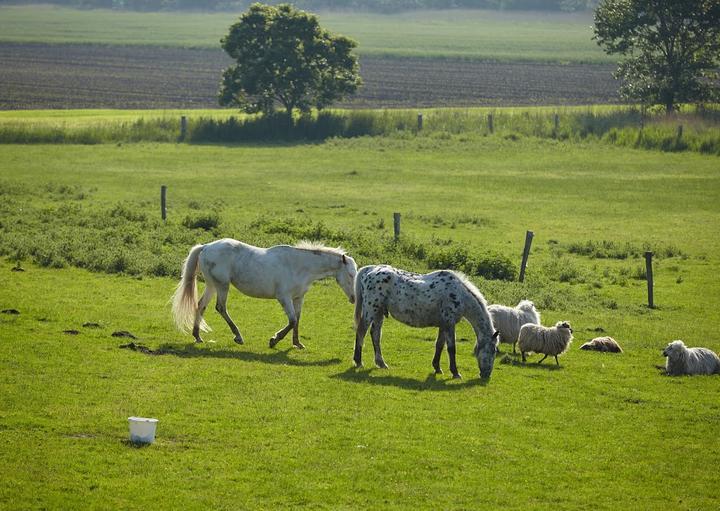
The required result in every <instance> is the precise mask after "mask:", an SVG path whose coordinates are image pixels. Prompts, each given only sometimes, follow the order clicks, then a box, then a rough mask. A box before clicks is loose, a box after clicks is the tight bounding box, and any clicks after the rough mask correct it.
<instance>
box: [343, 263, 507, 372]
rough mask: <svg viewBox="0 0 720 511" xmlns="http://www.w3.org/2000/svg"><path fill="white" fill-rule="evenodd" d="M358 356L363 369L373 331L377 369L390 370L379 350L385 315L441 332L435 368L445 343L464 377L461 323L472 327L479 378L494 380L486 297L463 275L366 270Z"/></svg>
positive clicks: (358, 282)
mask: <svg viewBox="0 0 720 511" xmlns="http://www.w3.org/2000/svg"><path fill="white" fill-rule="evenodd" d="M355 297H356V303H355V326H356V330H357V331H356V334H355V356H354V361H355V365H356V366H357V367H361V366H362V346H363V341H364V339H365V334H366V333H367V330H368V328H369V327H370V336H371V337H372V341H373V347H374V348H375V364H376V365H377V366H378V367H381V368H387V364H385V360H383V356H382V352H381V350H380V336H381V334H382V324H383V320H384V318H385V316H387V314H388V313H389V314H390V315H391V316H392V317H394V318H395V319H397V320H398V321H401V322H402V323H405V324H406V325H410V326H414V327H428V326H436V327H439V331H438V336H437V341H436V342H435V357H434V358H433V361H432V365H433V368H434V369H435V373H437V374H440V373H442V369H440V355H441V354H442V351H443V346H444V345H445V344H447V350H448V355H449V358H450V372H451V373H452V375H453V378H461V376H460V373H459V372H458V370H457V365H456V363H455V325H456V324H457V323H458V322H459V321H460V320H461V319H463V318H465V319H467V320H468V322H469V323H470V325H472V328H473V330H474V331H475V335H476V337H477V342H476V344H475V348H474V350H473V353H474V354H475V357H476V358H477V361H478V367H479V368H480V376H481V377H482V378H490V374H491V373H492V370H493V362H494V360H495V350H496V349H497V336H498V333H497V332H495V331H494V329H493V324H492V320H491V319H490V314H489V313H488V310H487V304H486V303H485V298H483V296H482V294H481V293H480V291H478V289H477V288H476V287H475V286H474V285H473V284H472V283H471V282H470V281H469V280H468V279H467V278H466V277H465V276H464V275H462V274H460V273H456V272H454V271H449V270H442V271H436V272H433V273H428V274H426V275H420V274H417V273H410V272H407V271H404V270H399V269H397V268H393V267H392V266H387V265H376V266H364V267H362V268H361V269H360V270H359V271H358V274H357V277H356V278H355Z"/></svg>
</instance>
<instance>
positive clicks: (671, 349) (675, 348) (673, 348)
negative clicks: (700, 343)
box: [662, 340, 687, 357]
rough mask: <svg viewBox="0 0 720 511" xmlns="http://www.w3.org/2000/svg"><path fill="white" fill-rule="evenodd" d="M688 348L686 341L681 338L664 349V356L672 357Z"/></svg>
mask: <svg viewBox="0 0 720 511" xmlns="http://www.w3.org/2000/svg"><path fill="white" fill-rule="evenodd" d="M686 349H687V348H686V347H685V343H684V342H682V341H681V340H677V341H673V342H671V343H670V344H668V345H667V346H666V347H665V349H664V350H663V352H662V354H663V357H671V356H673V355H676V354H678V353H682V352H683V351H684V350H686Z"/></svg>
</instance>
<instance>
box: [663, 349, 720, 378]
mask: <svg viewBox="0 0 720 511" xmlns="http://www.w3.org/2000/svg"><path fill="white" fill-rule="evenodd" d="M662 354H663V356H665V357H667V361H666V362H665V370H666V371H667V374H668V375H669V376H681V375H683V374H718V373H720V357H718V356H717V355H716V354H715V353H713V352H712V351H710V350H709V349H707V348H688V347H687V346H685V343H684V342H682V341H680V340H678V341H673V342H671V343H670V344H668V345H667V347H666V348H665V349H664V350H663V352H662Z"/></svg>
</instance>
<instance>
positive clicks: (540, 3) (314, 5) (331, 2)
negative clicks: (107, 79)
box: [0, 0, 597, 12]
mask: <svg viewBox="0 0 720 511" xmlns="http://www.w3.org/2000/svg"><path fill="white" fill-rule="evenodd" d="M286 2H287V3H292V4H295V5H296V6H297V7H299V8H301V9H315V10H318V9H333V10H355V11H375V12H396V11H403V10H413V9H501V10H541V11H582V10H588V9H593V8H594V7H595V6H596V5H597V0H295V1H289V0H286ZM40 3H42V4H55V5H63V6H67V7H76V8H83V9H118V10H131V11H170V10H195V11H197V10H201V11H225V10H233V11H237V10H245V9H246V8H247V7H248V6H249V5H250V4H251V3H253V0H0V5H3V4H5V5H27V4H40ZM265 3H270V4H278V3H283V2H282V1H268V2H265Z"/></svg>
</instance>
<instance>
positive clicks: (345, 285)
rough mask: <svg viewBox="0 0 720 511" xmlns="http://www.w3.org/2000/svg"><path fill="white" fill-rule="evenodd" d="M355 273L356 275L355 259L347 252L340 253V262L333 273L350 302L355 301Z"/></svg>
mask: <svg viewBox="0 0 720 511" xmlns="http://www.w3.org/2000/svg"><path fill="white" fill-rule="evenodd" d="M355 275H357V264H355V259H353V258H352V257H350V256H349V255H347V254H343V255H342V263H341V264H340V268H338V271H337V272H336V273H335V281H336V282H337V283H338V285H339V286H340V287H341V288H342V290H343V291H344V292H345V295H347V297H348V300H350V303H355Z"/></svg>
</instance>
